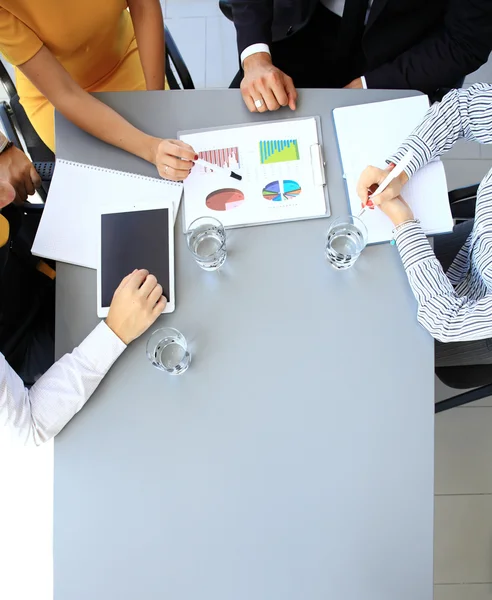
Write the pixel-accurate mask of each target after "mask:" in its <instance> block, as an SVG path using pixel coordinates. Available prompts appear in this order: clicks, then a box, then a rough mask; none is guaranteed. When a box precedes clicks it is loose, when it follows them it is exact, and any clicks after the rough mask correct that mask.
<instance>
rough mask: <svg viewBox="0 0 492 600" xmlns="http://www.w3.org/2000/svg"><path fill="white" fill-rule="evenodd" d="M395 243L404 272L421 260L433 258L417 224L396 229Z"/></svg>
mask: <svg viewBox="0 0 492 600" xmlns="http://www.w3.org/2000/svg"><path fill="white" fill-rule="evenodd" d="M395 241H396V245H397V247H398V251H399V252H400V256H401V260H402V262H403V267H404V268H405V270H407V269H409V268H410V267H412V266H413V265H415V264H416V263H418V262H420V261H422V260H426V259H428V258H435V254H434V251H433V250H432V248H431V245H430V244H429V240H428V239H427V238H426V237H425V234H424V232H423V231H422V227H421V226H420V225H419V223H408V225H405V226H403V227H401V228H400V229H398V231H397V232H396V235H395Z"/></svg>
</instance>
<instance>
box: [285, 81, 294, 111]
mask: <svg viewBox="0 0 492 600" xmlns="http://www.w3.org/2000/svg"><path fill="white" fill-rule="evenodd" d="M285 90H286V92H287V97H288V99H289V108H290V109H291V110H295V109H296V108H297V90H296V88H295V85H294V82H293V81H292V77H286V81H285Z"/></svg>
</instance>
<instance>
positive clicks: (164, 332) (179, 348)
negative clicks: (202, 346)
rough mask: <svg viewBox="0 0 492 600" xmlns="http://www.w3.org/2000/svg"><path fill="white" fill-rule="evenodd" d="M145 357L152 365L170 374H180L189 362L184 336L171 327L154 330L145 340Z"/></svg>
mask: <svg viewBox="0 0 492 600" xmlns="http://www.w3.org/2000/svg"><path fill="white" fill-rule="evenodd" d="M147 358H148V359H149V360H150V362H151V363H152V364H153V365H154V367H157V368H158V369H160V370H161V371H166V373H170V374H171V375H181V374H182V373H184V372H185V371H186V369H187V368H188V367H189V366H190V362H191V354H190V353H189V351H188V344H187V343H186V339H185V336H184V335H183V334H182V333H181V332H180V331H178V330H177V329H173V328H172V327H163V328H162V329H157V330H156V331H154V333H153V334H152V335H151V336H150V338H149V341H148V342H147Z"/></svg>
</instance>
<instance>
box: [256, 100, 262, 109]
mask: <svg viewBox="0 0 492 600" xmlns="http://www.w3.org/2000/svg"><path fill="white" fill-rule="evenodd" d="M255 106H256V108H261V107H262V106H263V100H262V99H261V98H258V100H255Z"/></svg>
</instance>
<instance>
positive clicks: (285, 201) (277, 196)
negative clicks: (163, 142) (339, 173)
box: [179, 117, 329, 229]
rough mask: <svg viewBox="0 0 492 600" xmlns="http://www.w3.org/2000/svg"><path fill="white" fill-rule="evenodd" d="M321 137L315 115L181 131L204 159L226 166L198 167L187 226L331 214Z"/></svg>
mask: <svg viewBox="0 0 492 600" xmlns="http://www.w3.org/2000/svg"><path fill="white" fill-rule="evenodd" d="M320 137H321V136H320V131H319V126H318V120H317V119H316V118H315V117H311V118H302V119H286V120H284V121H275V122H270V123H262V124H258V125H255V124H253V125H237V126H233V127H230V128H225V129H214V130H202V131H195V132H180V133H179V138H180V139H181V140H183V141H184V142H186V143H187V144H190V145H191V146H193V148H194V149H195V151H196V152H197V153H198V155H199V157H200V158H201V159H203V160H205V161H207V162H208V163H212V164H214V165H217V166H219V167H223V168H224V169H223V170H218V171H213V170H211V169H209V168H207V167H206V166H202V165H200V164H196V165H195V166H194V167H193V169H192V171H191V174H190V175H189V177H188V178H187V179H186V180H185V182H184V228H185V229H187V228H188V226H189V225H190V223H191V222H192V221H194V220H195V219H197V218H198V217H203V216H214V217H216V218H217V219H219V221H221V222H222V223H223V225H224V226H225V227H241V226H243V225H254V224H259V223H272V222H276V221H287V220H295V219H309V218H314V217H322V216H326V215H327V214H329V209H328V206H329V204H328V201H327V196H326V185H325V178H324V164H323V159H322V152H321V140H320ZM229 171H233V172H234V173H235V174H237V175H238V176H239V178H234V177H231V176H230V175H229V174H228V172H229Z"/></svg>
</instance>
